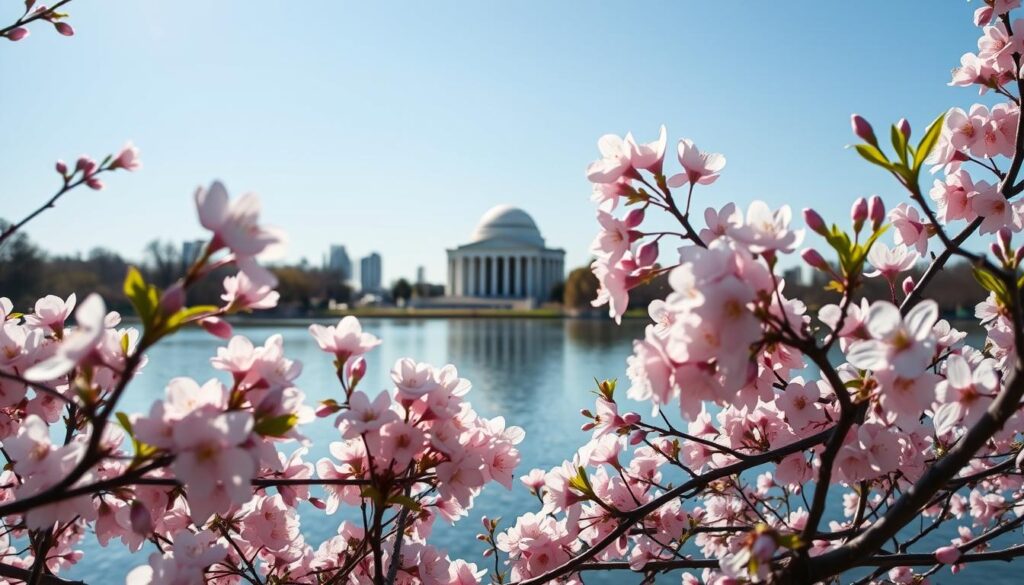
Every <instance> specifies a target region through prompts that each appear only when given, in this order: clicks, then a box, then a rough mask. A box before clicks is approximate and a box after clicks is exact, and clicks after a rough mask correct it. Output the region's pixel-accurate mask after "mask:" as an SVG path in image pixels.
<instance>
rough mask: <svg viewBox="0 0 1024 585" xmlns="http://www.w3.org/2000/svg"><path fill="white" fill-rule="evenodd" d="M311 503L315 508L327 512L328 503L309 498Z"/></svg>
mask: <svg viewBox="0 0 1024 585" xmlns="http://www.w3.org/2000/svg"><path fill="white" fill-rule="evenodd" d="M309 503H310V504H313V507H314V508H317V509H320V510H326V509H327V503H326V502H324V501H323V500H321V499H320V498H309Z"/></svg>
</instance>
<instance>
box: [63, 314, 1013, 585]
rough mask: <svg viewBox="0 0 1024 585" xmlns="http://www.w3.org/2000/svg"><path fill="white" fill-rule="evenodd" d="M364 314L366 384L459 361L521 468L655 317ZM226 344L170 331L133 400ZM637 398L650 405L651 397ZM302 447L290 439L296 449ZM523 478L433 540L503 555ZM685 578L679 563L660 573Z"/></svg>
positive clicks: (316, 384) (1007, 575)
mask: <svg viewBox="0 0 1024 585" xmlns="http://www.w3.org/2000/svg"><path fill="white" fill-rule="evenodd" d="M363 325H364V328H365V329H367V330H368V331H370V332H372V333H374V334H375V335H377V336H379V337H380V338H381V339H383V341H384V343H383V344H382V345H381V346H380V347H378V348H377V349H376V350H374V351H373V352H371V353H370V354H369V355H368V356H367V362H368V366H369V367H368V372H367V377H366V379H365V380H364V381H363V382H362V384H361V385H360V387H361V389H363V390H364V391H367V392H373V391H377V390H383V389H384V388H387V387H390V380H389V378H388V371H389V370H390V368H391V366H392V365H393V364H394V362H395V361H396V360H397V359H399V358H402V357H413V358H415V359H417V360H419V361H426V362H430V363H433V364H436V365H443V364H446V363H453V364H455V365H456V366H457V367H458V369H459V373H460V375H461V376H463V377H465V378H468V379H469V380H470V381H471V382H472V384H473V389H472V391H471V392H470V393H469V395H468V397H467V398H468V399H469V401H470V402H472V404H473V406H474V407H475V408H476V410H477V411H478V412H479V413H480V414H481V415H483V416H487V417H492V416H498V415H501V416H504V417H505V418H506V420H507V421H508V423H509V424H515V425H519V426H521V427H523V428H524V429H526V440H525V441H524V442H523V443H522V444H521V445H520V450H521V451H522V457H523V461H522V463H521V465H520V468H519V471H520V472H522V473H525V472H526V471H528V470H529V469H531V468H533V467H540V468H545V469H546V468H550V467H552V466H555V465H559V464H560V463H561V462H562V461H563V460H564V459H566V458H567V457H569V456H571V455H572V453H573V452H574V451H575V450H576V449H577V448H578V447H579V446H580V445H582V444H583V443H584V442H585V441H586V439H587V435H588V434H587V433H583V432H581V431H579V426H580V424H581V423H582V420H583V419H582V418H581V417H580V415H579V411H580V409H581V408H590V407H592V406H593V403H594V396H593V395H592V394H591V392H592V390H593V388H594V378H595V377H596V378H599V379H601V378H616V377H617V378H620V379H624V378H625V374H624V372H625V359H626V356H627V355H628V354H629V352H630V348H631V341H632V339H634V338H635V337H637V336H640V335H642V330H643V325H644V323H643V322H639V321H627V322H625V323H624V324H623V325H621V326H615V325H614V324H613V323H611V322H609V321H606V320H601V321H589V320H561V319H451V320H442V319H436V320H435V319H367V320H364V322H363ZM239 332H240V333H243V334H245V335H246V336H248V337H249V338H251V339H252V340H253V341H254V342H258V343H262V342H263V341H264V340H265V339H266V338H267V337H269V336H270V335H273V334H275V333H280V334H282V335H283V336H284V347H285V354H286V355H287V356H288V357H290V358H293V359H298V360H300V361H301V362H302V363H303V365H304V368H303V373H302V376H301V377H300V378H299V383H298V386H299V387H300V388H301V389H302V390H303V391H304V392H306V395H307V400H308V402H309V403H311V404H313V403H315V402H317V401H319V400H321V399H324V398H329V397H335V398H337V397H339V389H338V383H337V380H336V378H335V375H334V370H333V367H332V365H331V359H330V358H329V356H327V355H326V354H324V353H322V352H320V351H319V349H318V348H317V346H316V344H315V343H314V342H313V340H312V338H310V336H309V334H308V332H307V331H306V329H305V328H304V327H298V326H290V327H287V326H286V327H274V328H266V327H248V328H244V329H240V330H239ZM220 345H222V342H220V341H219V340H217V339H214V338H212V337H210V336H208V335H205V334H204V333H202V332H199V331H183V332H181V333H179V334H178V335H176V336H174V337H172V338H170V339H168V340H166V341H165V342H163V343H161V344H160V346H158V347H157V348H156V349H155V350H154V351H153V352H152V354H151V360H150V363H149V365H148V366H147V367H146V369H145V371H144V372H143V373H142V374H141V375H140V376H139V377H138V378H137V379H136V380H135V381H134V382H133V384H132V386H130V391H129V392H128V393H127V394H126V395H125V397H124V407H123V408H122V410H125V411H129V412H145V411H148V409H149V405H150V404H151V403H152V401H153V400H154V399H155V398H157V397H161V396H162V395H163V388H164V386H165V385H166V383H167V381H168V380H169V379H171V378H172V377H174V376H181V375H187V376H190V377H193V378H196V379H197V380H199V381H200V382H202V381H204V380H206V379H209V378H211V377H215V376H218V374H219V372H216V371H215V370H213V369H212V368H211V367H210V364H209V358H210V357H211V356H213V355H214V353H215V352H216V348H217V347H218V346H220ZM620 394H624V392H622V393H620ZM623 398H624V397H623ZM634 408H636V409H637V410H638V411H640V412H643V413H644V414H646V411H642V410H640V408H642V407H641V406H640V405H634ZM305 432H306V434H307V435H308V437H309V438H310V439H311V441H312V445H311V446H310V454H309V460H311V461H315V460H316V459H318V458H320V457H323V456H326V455H327V445H328V444H329V443H330V442H331V441H335V440H338V435H337V432H336V431H335V429H334V428H333V427H332V426H331V425H330V424H329V422H327V421H323V420H321V421H317V422H316V423H313V424H312V425H310V426H309V427H306V429H305ZM293 448H294V447H292V446H289V447H287V450H288V451H289V452H290V450H291V449H293ZM516 484H517V485H516V486H515V487H514V489H513V490H512V491H507V490H505V489H504V488H503V487H501V486H499V485H497V484H493V485H490V486H488V488H487V489H486V490H485V491H484V493H483V494H482V495H481V496H480V497H479V498H477V500H476V505H475V507H474V509H473V510H472V511H471V514H470V517H469V518H465V519H463V520H462V521H460V522H459V523H458V524H457V525H456V526H455V527H449V526H447V525H444V524H442V523H440V522H439V523H438V525H437V527H436V528H435V535H434V537H433V539H432V543H433V544H435V545H437V546H440V547H443V548H447V549H448V550H449V552H450V554H451V555H452V557H453V558H454V557H461V558H465V559H467V560H469V561H473V562H477V563H478V564H480V565H481V567H483V566H485V565H486V566H488V567H493V565H492V564H490V563H486V562H484V561H485V560H484V559H482V558H481V552H482V550H483V546H482V544H481V543H480V542H478V541H477V540H475V538H474V537H475V535H476V534H477V532H478V527H479V518H480V516H481V515H487V516H490V517H492V518H493V517H497V516H501V517H504V518H506V519H508V520H509V521H514V519H515V517H516V516H517V515H518V514H520V513H523V512H526V511H535V510H536V500H535V499H533V497H532V496H530V495H529V493H528V492H527V491H526V489H525V488H523V487H522V486H521V485H519V483H518V482H516ZM301 511H302V512H303V514H302V519H303V524H302V531H303V533H304V535H305V538H306V541H307V542H309V543H311V544H313V546H314V547H315V546H316V545H317V544H319V543H320V542H322V541H323V540H324V539H326V538H328V537H330V536H331V535H332V534H334V533H335V531H336V529H337V524H338V522H339V516H337V515H336V516H331V517H325V516H323V515H322V513H318V511H317V510H314V509H312V507H311V506H306V507H305V508H303V509H302V510H301ZM830 512H831V513H830V514H829V515H828V516H827V517H826V520H829V519H832V518H836V519H838V518H839V517H840V516H841V513H840V512H839V511H838V510H836V509H833V510H831V511H830ZM505 525H506V526H507V523H506V524H505ZM946 538H948V536H947V537H946ZM927 540H928V541H932V540H934V542H924V543H923V544H925V546H926V547H932V548H934V546H938V545H939V544H940V541H942V540H943V539H941V538H939V535H933V537H932V538H930V539H927ZM946 542H948V540H945V541H944V542H941V544H945V543H946ZM82 548H83V549H84V550H85V552H86V555H85V562H84V563H83V564H82V565H80V566H78V567H76V568H74V569H73V570H72V571H70V572H69V573H68V576H71V577H75V578H80V579H84V580H85V581H87V582H88V583H90V584H93V585H95V584H106V583H123V582H124V575H125V574H126V573H127V572H128V571H129V570H130V569H131V568H132V567H134V566H135V565H138V564H143V563H144V562H145V555H144V554H138V555H134V556H132V555H129V554H127V552H126V551H125V549H123V548H120V547H117V546H113V547H111V548H109V549H100V548H99V547H98V545H97V544H96V543H95V538H94V537H92V536H88V537H87V538H86V541H85V542H84V543H83V546H82ZM1012 567H1013V566H1012V565H1004V564H998V565H994V566H991V567H984V568H981V567H978V568H971V569H970V570H969V571H967V574H968V575H972V576H974V577H989V578H994V579H996V582H1007V583H1008V582H1019V581H1013V579H1016V576H1015V575H1016V573H1017V571H1014V570H1013V569H1012ZM1011 575H1014V577H1011ZM1007 579H1009V580H1007ZM949 580H950V576H949V573H948V571H944V572H942V573H940V575H939V576H938V580H937V582H939V583H944V582H948V581H949ZM639 581H640V577H639V576H637V575H622V574H617V575H600V574H589V575H588V576H587V582H588V583H591V584H612V583H635V582H639ZM844 581H845V579H844ZM678 582H679V577H678V576H677V575H675V576H670V577H663V578H661V579H659V580H658V583H678ZM933 582H936V581H935V580H933Z"/></svg>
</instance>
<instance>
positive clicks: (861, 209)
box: [850, 197, 868, 232]
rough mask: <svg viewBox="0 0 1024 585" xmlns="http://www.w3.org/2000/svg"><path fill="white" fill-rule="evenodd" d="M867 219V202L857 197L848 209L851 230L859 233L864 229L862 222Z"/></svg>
mask: <svg viewBox="0 0 1024 585" xmlns="http://www.w3.org/2000/svg"><path fill="white" fill-rule="evenodd" d="M867 218H868V201H867V199H864V198H863V197H858V198H857V200H856V201H854V202H853V207H851V208H850V219H851V220H852V221H853V230H854V231H857V232H859V231H860V228H862V227H864V220H866V219H867Z"/></svg>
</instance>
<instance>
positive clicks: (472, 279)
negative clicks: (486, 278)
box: [469, 256, 480, 296]
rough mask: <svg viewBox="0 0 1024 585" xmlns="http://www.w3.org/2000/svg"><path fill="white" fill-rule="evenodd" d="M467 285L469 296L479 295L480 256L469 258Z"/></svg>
mask: <svg viewBox="0 0 1024 585" xmlns="http://www.w3.org/2000/svg"><path fill="white" fill-rule="evenodd" d="M469 275H470V276H469V286H470V291H469V292H470V294H471V296H480V257H479V256H473V257H471V258H470V259H469Z"/></svg>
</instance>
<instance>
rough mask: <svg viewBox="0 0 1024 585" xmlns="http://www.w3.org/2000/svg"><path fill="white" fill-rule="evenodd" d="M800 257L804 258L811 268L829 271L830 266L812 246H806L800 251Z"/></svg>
mask: <svg viewBox="0 0 1024 585" xmlns="http://www.w3.org/2000/svg"><path fill="white" fill-rule="evenodd" d="M800 257H801V258H803V259H804V262H806V263H807V264H808V265H809V266H810V267H811V268H816V269H818V270H821V271H822V272H829V271H831V270H832V267H831V266H829V265H828V262H826V261H825V258H824V257H822V255H821V254H820V253H819V252H818V251H817V250H815V249H814V248H807V249H805V250H804V251H803V252H800Z"/></svg>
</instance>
